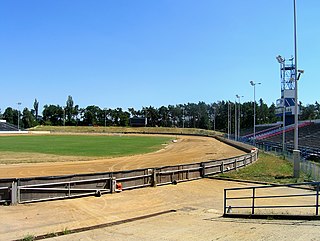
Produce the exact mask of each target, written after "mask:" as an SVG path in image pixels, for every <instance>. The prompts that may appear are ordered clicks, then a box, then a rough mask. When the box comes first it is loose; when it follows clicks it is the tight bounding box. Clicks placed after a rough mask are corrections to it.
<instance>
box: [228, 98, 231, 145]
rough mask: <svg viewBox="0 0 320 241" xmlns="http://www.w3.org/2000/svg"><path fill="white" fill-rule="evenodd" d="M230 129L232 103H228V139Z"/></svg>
mask: <svg viewBox="0 0 320 241" xmlns="http://www.w3.org/2000/svg"><path fill="white" fill-rule="evenodd" d="M230 127H231V109H230V101H228V139H230Z"/></svg>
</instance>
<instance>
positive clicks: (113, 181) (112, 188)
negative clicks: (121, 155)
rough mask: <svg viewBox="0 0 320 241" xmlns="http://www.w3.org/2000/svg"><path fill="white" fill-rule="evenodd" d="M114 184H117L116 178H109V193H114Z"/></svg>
mask: <svg viewBox="0 0 320 241" xmlns="http://www.w3.org/2000/svg"><path fill="white" fill-rule="evenodd" d="M116 184H117V181H116V178H115V177H111V178H110V192H111V193H114V192H115V191H116Z"/></svg>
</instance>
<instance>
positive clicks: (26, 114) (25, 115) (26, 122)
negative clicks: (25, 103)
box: [22, 108, 36, 128]
mask: <svg viewBox="0 0 320 241" xmlns="http://www.w3.org/2000/svg"><path fill="white" fill-rule="evenodd" d="M35 123H36V122H35V118H34V116H33V115H32V113H31V111H30V110H29V109H28V108H24V109H23V112H22V125H23V127H24V128H30V127H33V126H34V125H35Z"/></svg>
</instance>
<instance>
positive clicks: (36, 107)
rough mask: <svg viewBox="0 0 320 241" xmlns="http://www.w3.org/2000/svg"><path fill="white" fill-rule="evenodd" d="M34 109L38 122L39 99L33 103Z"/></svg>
mask: <svg viewBox="0 0 320 241" xmlns="http://www.w3.org/2000/svg"><path fill="white" fill-rule="evenodd" d="M33 108H34V112H35V117H36V121H38V115H39V102H38V100H37V99H35V100H34V102H33Z"/></svg>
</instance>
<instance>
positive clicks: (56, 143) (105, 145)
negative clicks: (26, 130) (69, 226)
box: [0, 135, 173, 157]
mask: <svg viewBox="0 0 320 241" xmlns="http://www.w3.org/2000/svg"><path fill="white" fill-rule="evenodd" d="M172 139H173V138H170V137H158V136H103V135H99V136H98V135H92V136H90V135H89V136H88V135H43V136H0V152H15V153H19V152H21V153H22V152H23V153H42V154H54V155H60V156H86V157H119V156H127V155H135V154H142V153H148V152H153V151H156V150H159V149H161V148H162V147H163V144H166V143H168V142H169V141H170V140H172Z"/></svg>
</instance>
